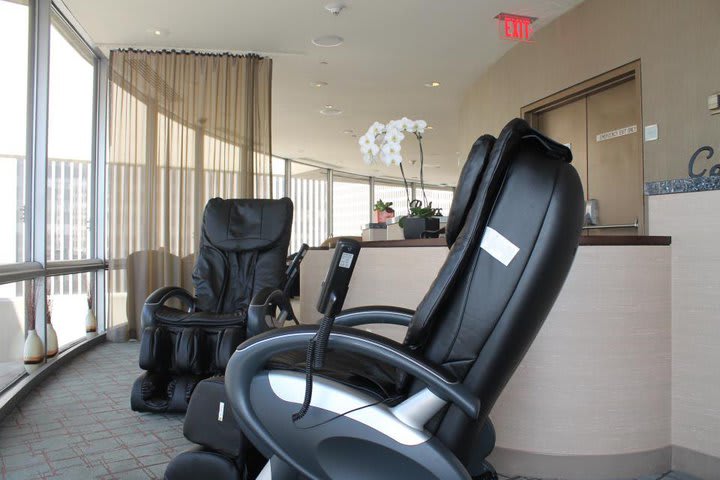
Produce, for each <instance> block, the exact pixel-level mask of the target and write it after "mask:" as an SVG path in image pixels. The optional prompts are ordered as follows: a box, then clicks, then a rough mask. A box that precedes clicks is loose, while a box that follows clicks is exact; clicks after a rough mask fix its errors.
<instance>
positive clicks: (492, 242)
mask: <svg viewBox="0 0 720 480" xmlns="http://www.w3.org/2000/svg"><path fill="white" fill-rule="evenodd" d="M480 248H482V249H483V250H485V251H486V252H488V253H489V254H490V255H492V256H493V258H495V260H497V261H498V262H500V263H502V264H503V265H505V266H506V267H507V266H508V265H510V262H512V260H513V258H515V255H517V253H518V252H519V251H520V249H519V248H518V247H517V245H515V244H514V243H512V242H511V241H510V240H508V239H507V238H505V237H503V236H502V235H501V234H500V233H499V232H498V231H497V230H494V229H492V228H490V227H486V228H485V233H484V234H483V238H482V241H481V242H480Z"/></svg>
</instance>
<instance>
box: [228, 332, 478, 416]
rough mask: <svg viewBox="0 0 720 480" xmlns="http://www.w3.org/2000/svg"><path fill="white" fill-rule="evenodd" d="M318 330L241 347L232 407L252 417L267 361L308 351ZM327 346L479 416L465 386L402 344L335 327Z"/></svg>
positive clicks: (232, 373)
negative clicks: (400, 374) (254, 391)
mask: <svg viewBox="0 0 720 480" xmlns="http://www.w3.org/2000/svg"><path fill="white" fill-rule="evenodd" d="M317 329H318V326H317V325H303V326H299V327H288V328H283V329H282V330H274V331H270V332H266V333H264V334H262V335H258V336H256V337H254V338H251V339H249V340H247V341H245V342H244V343H242V344H241V345H240V346H239V347H238V349H237V351H236V352H235V354H234V355H233V356H232V358H231V359H230V362H229V363H228V368H227V372H226V388H227V391H228V393H230V394H231V398H232V399H233V406H235V407H239V408H238V410H236V412H238V414H239V415H241V416H243V414H245V413H247V414H250V415H252V407H251V406H250V403H249V401H250V400H249V389H250V383H251V382H252V380H253V378H254V377H255V375H256V374H257V373H258V372H259V371H260V370H262V369H263V368H264V367H265V365H266V363H267V361H268V360H269V359H270V358H271V357H273V356H275V355H278V354H280V353H283V352H287V351H291V350H298V349H302V348H304V347H306V346H307V344H308V341H310V339H311V338H312V337H313V336H314V335H315V333H316V331H317ZM328 345H329V346H330V348H332V349H334V350H344V351H348V352H353V353H358V354H363V355H367V356H369V357H372V358H375V359H377V360H380V361H381V362H384V363H387V364H388V365H391V366H393V367H396V368H398V369H400V370H402V371H404V372H406V373H408V374H409V375H411V376H413V377H415V378H417V379H418V380H420V381H421V382H422V383H424V384H425V385H426V386H427V388H428V389H429V390H430V391H431V392H432V393H433V394H434V395H436V396H437V397H439V398H441V399H443V400H445V401H448V402H451V403H453V404H455V405H456V406H457V407H458V408H459V409H460V410H461V411H462V412H463V413H465V415H467V416H468V417H470V418H471V419H473V420H474V419H477V418H478V416H479V414H480V399H478V398H477V397H476V396H475V395H473V394H472V393H471V392H470V390H468V389H467V387H465V385H463V384H462V383H458V382H457V381H456V380H454V379H452V378H450V377H449V376H447V375H446V374H445V373H443V372H442V371H440V370H439V369H438V368H437V367H435V366H433V365H430V364H429V363H427V362H426V361H425V360H424V359H423V358H421V357H419V356H417V355H415V354H414V353H413V352H411V351H409V350H407V349H406V348H405V347H403V346H402V345H401V344H399V343H396V342H393V341H392V340H389V339H387V338H385V337H381V336H379V335H375V334H372V333H369V332H364V331H361V330H357V329H353V328H348V327H336V328H334V329H333V330H332V331H331V333H330V340H329V342H328Z"/></svg>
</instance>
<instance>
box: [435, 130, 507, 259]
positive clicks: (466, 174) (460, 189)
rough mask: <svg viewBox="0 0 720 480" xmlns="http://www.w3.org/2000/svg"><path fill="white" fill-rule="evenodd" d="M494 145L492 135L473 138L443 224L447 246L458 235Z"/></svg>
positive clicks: (453, 241)
mask: <svg viewBox="0 0 720 480" xmlns="http://www.w3.org/2000/svg"><path fill="white" fill-rule="evenodd" d="M493 145H495V137H493V136H492V135H483V136H482V137H480V138H478V139H477V140H475V143H473V146H472V148H471V149H470V153H469V154H468V158H467V160H466V161H465V165H463V168H462V171H461V172H460V177H459V178H458V184H457V186H456V187H455V193H454V194H453V201H452V204H451V205H450V212H449V213H448V219H447V224H446V225H445V239H446V240H447V244H448V247H450V246H452V244H453V243H455V240H456V239H457V236H458V235H460V231H461V230H462V227H463V225H465V220H466V219H467V216H468V213H469V212H470V208H471V207H472V205H473V202H474V201H475V195H476V194H477V190H478V186H479V184H480V180H481V179H482V175H483V172H484V171H485V167H486V166H487V162H488V158H489V157H490V152H491V151H492V147H493Z"/></svg>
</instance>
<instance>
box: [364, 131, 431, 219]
mask: <svg viewBox="0 0 720 480" xmlns="http://www.w3.org/2000/svg"><path fill="white" fill-rule="evenodd" d="M426 128H427V122H426V121H425V120H410V119H409V118H407V117H403V118H401V119H399V120H390V121H389V122H388V123H387V124H382V123H380V122H375V123H373V124H372V125H370V128H369V129H368V131H367V132H366V133H365V135H363V136H362V137H360V139H359V140H358V144H359V145H360V152H361V153H362V155H363V161H364V162H365V163H366V164H367V165H371V164H373V163H376V162H378V161H380V162H382V163H384V164H385V165H387V166H388V167H389V166H391V165H398V166H399V167H400V173H401V174H402V177H403V182H404V183H405V192H406V194H407V197H408V210H410V203H411V202H410V189H409V187H408V183H407V179H406V178H405V169H404V168H403V164H402V161H403V158H402V154H401V153H400V152H401V151H402V146H401V143H402V141H403V140H405V134H406V133H408V134H412V135H415V138H416V139H417V141H418V145H419V147H420V188H421V189H422V192H423V198H424V199H425V201H426V202H427V197H426V196H425V179H424V176H423V165H424V158H423V144H422V138H423V133H425V129H426ZM412 203H415V204H416V206H420V205H418V204H419V203H420V202H419V201H418V200H413V202H412Z"/></svg>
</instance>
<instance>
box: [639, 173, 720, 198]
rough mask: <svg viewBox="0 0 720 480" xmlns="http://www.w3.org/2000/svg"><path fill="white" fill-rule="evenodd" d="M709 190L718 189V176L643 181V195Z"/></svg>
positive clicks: (719, 183) (719, 177) (719, 184)
mask: <svg viewBox="0 0 720 480" xmlns="http://www.w3.org/2000/svg"><path fill="white" fill-rule="evenodd" d="M709 190H720V176H718V175H715V176H713V177H695V178H677V179H675V180H661V181H659V182H646V183H645V195H668V194H670V193H689V192H706V191H709Z"/></svg>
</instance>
